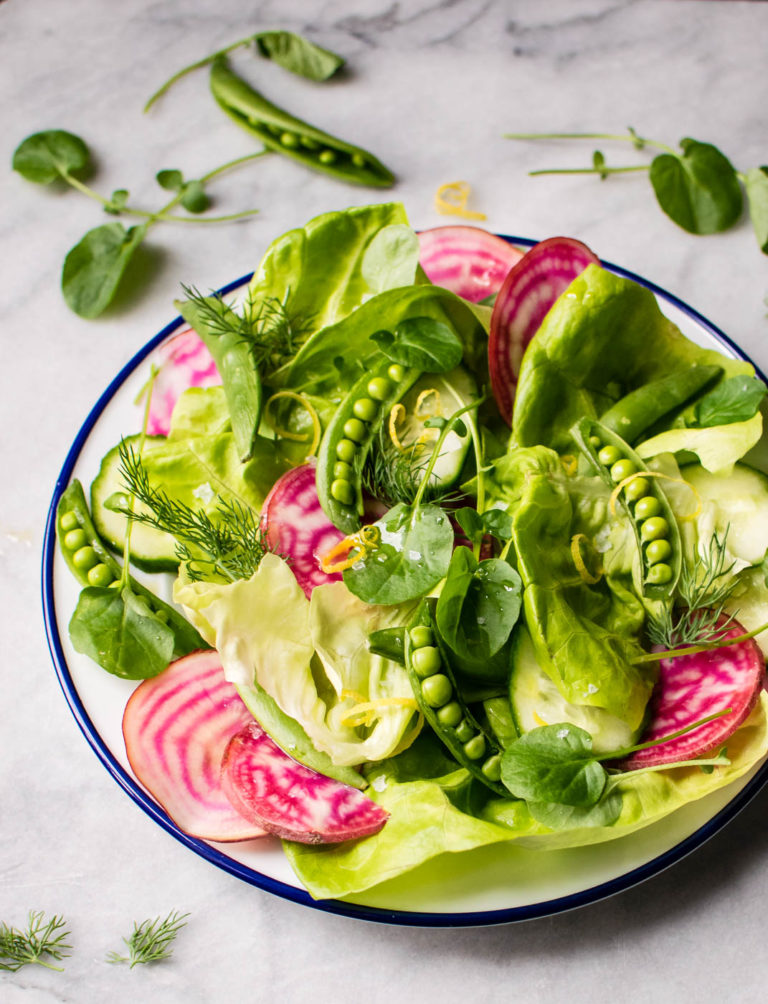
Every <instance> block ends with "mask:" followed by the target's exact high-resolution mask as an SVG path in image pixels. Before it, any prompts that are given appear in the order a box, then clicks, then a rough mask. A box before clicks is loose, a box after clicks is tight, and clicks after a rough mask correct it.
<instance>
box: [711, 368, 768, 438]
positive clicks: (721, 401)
mask: <svg viewBox="0 0 768 1004" xmlns="http://www.w3.org/2000/svg"><path fill="white" fill-rule="evenodd" d="M766 393H768V388H767V387H766V386H765V384H764V383H763V381H762V380H759V379H758V378H757V377H754V376H747V375H746V374H741V375H740V376H735V377H730V378H729V379H728V380H723V382H722V383H720V384H718V385H717V387H715V388H714V389H713V390H711V391H710V392H709V393H708V394H706V395H705V396H704V397H703V398H701V400H700V401H699V402H698V404H697V405H696V408H695V415H696V420H697V422H698V423H699V425H701V426H703V427H705V428H709V427H711V426H714V425H730V424H731V423H732V422H746V421H747V419H749V418H752V416H753V415H754V414H755V412H756V411H757V409H758V408H759V407H760V402H761V401H762V400H763V398H764V397H765V395H766Z"/></svg>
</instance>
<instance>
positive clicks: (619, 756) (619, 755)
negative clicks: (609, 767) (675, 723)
mask: <svg viewBox="0 0 768 1004" xmlns="http://www.w3.org/2000/svg"><path fill="white" fill-rule="evenodd" d="M732 711H733V708H723V710H722V711H716V712H715V713H714V714H712V715H707V716H706V717H705V718H699V719H698V721H695V722H692V723H691V724H690V725H685V726H683V728H681V729H678V730H677V731H676V732H670V733H669V735H668V736H664V737H663V738H661V739H649V740H648V742H647V743H638V744H637V745H636V746H627V748H626V749H623V750H616V751H615V752H613V753H611V754H610V757H608V756H604V757H601V758H600V759H603V760H608V759H610V760H623V759H624V757H626V756H629V755H630V753H639V752H640V750H646V749H650V748H651V747H652V746H660V745H661V744H662V743H668V742H671V740H673V739H679V738H680V736H684V735H685V734H686V733H687V732H693V730H694V729H698V728H699V727H700V726H702V725H706V724H707V723H708V722H713V721H714V720H715V719H716V718H723V717H724V716H725V715H730V714H731V712H732Z"/></svg>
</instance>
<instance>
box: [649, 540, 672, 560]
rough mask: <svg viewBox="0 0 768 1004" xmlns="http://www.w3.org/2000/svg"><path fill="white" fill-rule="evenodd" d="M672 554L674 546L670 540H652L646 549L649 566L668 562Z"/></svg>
mask: <svg viewBox="0 0 768 1004" xmlns="http://www.w3.org/2000/svg"><path fill="white" fill-rule="evenodd" d="M671 554H672V545H671V544H670V542H669V541H668V540H664V539H663V538H662V539H661V540H652V541H651V542H650V544H649V545H648V546H647V547H646V549H645V557H646V560H647V562H648V564H649V565H655V564H657V563H658V562H659V561H666V560H667V558H669V557H670V556H671Z"/></svg>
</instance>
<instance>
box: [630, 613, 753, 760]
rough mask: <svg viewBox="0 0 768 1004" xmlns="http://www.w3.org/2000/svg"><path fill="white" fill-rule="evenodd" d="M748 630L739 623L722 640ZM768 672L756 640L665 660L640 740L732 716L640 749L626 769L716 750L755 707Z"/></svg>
mask: <svg viewBox="0 0 768 1004" xmlns="http://www.w3.org/2000/svg"><path fill="white" fill-rule="evenodd" d="M745 633H746V632H745V629H744V628H743V627H742V626H741V625H740V624H738V623H736V622H735V621H732V622H731V626H730V627H729V628H728V630H727V631H726V632H725V633H724V635H723V638H724V639H726V638H738V637H739V636H740V635H743V634H745ZM764 676H765V660H764V659H763V654H762V652H761V651H760V648H759V647H758V645H757V644H756V642H755V641H754V640H753V639H751V638H750V639H749V640H748V641H743V642H739V643H738V644H737V645H728V646H726V647H724V648H716V649H710V650H708V651H706V652H699V653H697V654H696V655H680V656H677V657H676V658H674V659H663V660H662V661H661V663H660V673H659V680H658V682H657V684H656V688H655V690H654V693H653V696H652V698H651V718H650V722H649V725H648V728H647V729H646V731H645V732H644V733H643V737H642V740H641V742H644V743H645V742H648V741H650V740H658V739H663V738H664V736H668V735H670V733H672V732H677V731H678V729H682V728H685V726H686V725H692V724H693V723H694V722H697V721H700V720H701V719H702V718H706V717H707V716H708V715H713V714H716V713H717V712H719V711H725V710H726V709H727V708H730V709H731V711H730V714H727V715H723V716H722V717H721V718H716V719H715V720H714V721H711V722H707V723H706V725H701V726H700V727H699V728H696V729H693V730H692V731H690V732H686V733H685V735H682V736H679V737H678V738H677V739H671V740H670V741H669V742H667V743H663V744H662V745H660V746H651V747H649V748H648V749H644V750H638V751H637V753H633V754H632V755H631V756H630V757H629V758H628V759H627V760H625V761H624V766H625V768H627V769H632V768H635V767H651V766H656V765H658V764H665V763H674V762H675V761H678V760H691V759H693V758H694V757H698V756H700V755H701V754H702V753H707V752H709V751H710V750H714V751H716V750H718V749H719V748H720V747H721V746H722V745H723V744H724V743H725V742H726V741H727V739H728V738H729V737H730V736H731V735H733V733H734V732H735V731H736V729H737V728H738V727H739V725H741V723H742V722H743V721H744V720H745V718H746V717H747V715H749V713H750V711H751V710H752V708H753V707H754V705H755V703H756V701H757V698H758V695H759V693H760V688H761V686H762V684H763V678H764Z"/></svg>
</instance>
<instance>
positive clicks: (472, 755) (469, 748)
mask: <svg viewBox="0 0 768 1004" xmlns="http://www.w3.org/2000/svg"><path fill="white" fill-rule="evenodd" d="M464 754H465V756H466V757H467V758H468V759H469V760H479V759H480V757H483V756H485V736H484V735H483V734H482V732H478V734H477V735H476V736H473V737H472V738H471V739H470V740H469V741H468V742H466V743H464ZM499 776H501V775H499Z"/></svg>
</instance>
